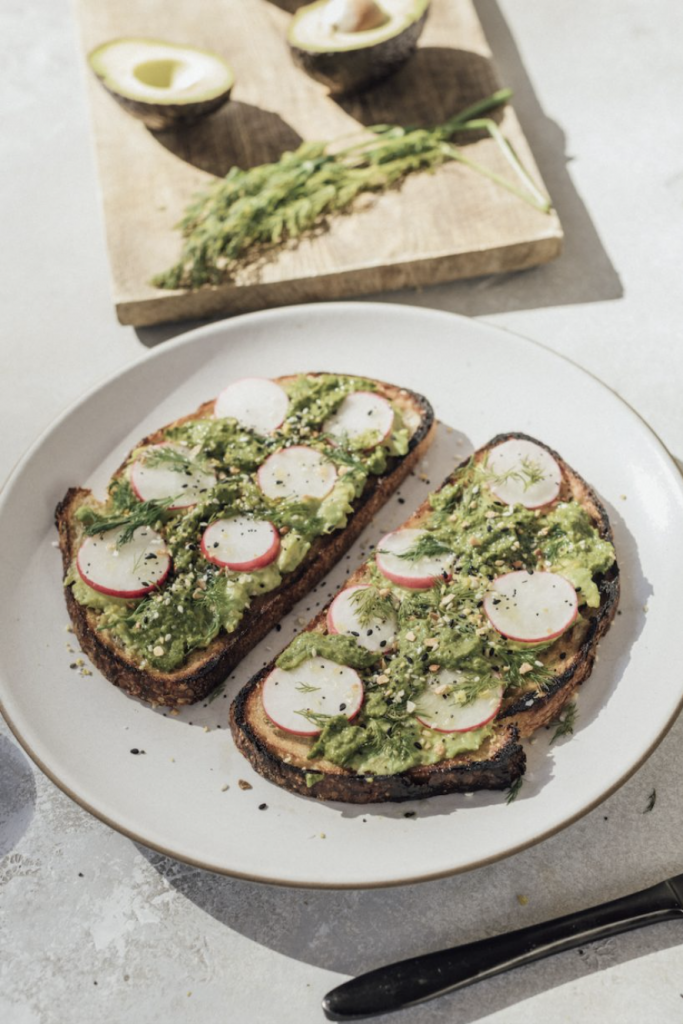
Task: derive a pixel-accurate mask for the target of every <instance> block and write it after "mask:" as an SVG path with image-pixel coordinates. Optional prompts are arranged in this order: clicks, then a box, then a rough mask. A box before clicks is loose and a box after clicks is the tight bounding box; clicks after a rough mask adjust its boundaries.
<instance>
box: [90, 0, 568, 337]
mask: <svg viewBox="0 0 683 1024" xmlns="http://www.w3.org/2000/svg"><path fill="white" fill-rule="evenodd" d="M292 6H295V4H294V3H293V2H291V0H278V2H277V3H275V2H272V0H195V2H194V3H192V4H188V3H184V2H183V0H145V3H144V4H140V3H138V2H136V0H117V2H116V3H111V2H109V0H78V13H79V20H80V26H81V34H82V45H83V52H84V55H85V54H86V53H87V52H89V51H90V50H91V49H93V48H94V47H95V46H97V45H99V44H101V43H103V42H106V41H107V40H109V39H114V38H116V37H120V36H149V37H156V38H159V37H161V38H164V39H167V40H168V41H170V42H175V43H187V44H191V45H193V46H199V47H205V48H210V49H213V50H215V51H216V52H218V53H219V54H221V56H223V57H224V58H225V59H226V60H228V61H229V63H230V64H231V65H232V67H233V68H234V71H235V75H236V84H235V87H234V89H233V94H232V100H231V101H230V103H228V104H227V105H226V106H225V107H224V108H223V109H222V110H220V111H218V112H217V113H215V114H213V115H211V116H210V117H208V118H207V119H206V120H205V121H203V122H200V123H198V124H196V125H193V126H190V127H189V128H184V129H182V130H178V131H167V132H151V131H149V130H148V129H147V128H145V126H144V125H143V124H142V123H140V122H137V121H135V120H134V119H133V118H131V117H130V116H129V115H127V114H126V113H125V112H124V111H123V110H122V109H121V108H120V107H119V106H118V104H117V103H116V102H115V100H114V99H113V98H112V97H111V96H109V95H108V94H107V93H106V92H105V91H104V89H102V87H101V86H100V85H99V84H98V83H97V81H96V80H95V77H94V75H91V74H88V90H89V96H90V102H91V112H92V124H93V129H94V135H95V143H96V149H97V159H98V166H99V173H100V182H101V187H102V198H103V205H104V214H105V221H106V229H107V242H108V248H109V256H110V262H111V270H112V279H113V297H114V302H115V304H116V311H117V314H118V317H119V320H120V321H121V322H122V323H125V324H134V325H136V326H145V325H150V324H156V323H162V322H165V321H172V320H181V319H188V318H194V317H205V316H212V315H216V314H219V313H223V314H230V313H241V312H246V311H248V310H254V309H263V308H266V307H270V306H277V305H283V304H285V303H293V302H306V301H313V300H320V299H336V298H341V297H345V296H350V295H362V294H370V293H372V292H376V291H381V290H389V289H397V288H403V287H406V286H413V287H415V286H421V285H428V284H436V283H438V282H441V281H449V280H454V279H456V278H462V277H474V276H478V275H481V274H491V273H499V272H508V271H512V270H522V269H526V268H528V267H532V266H535V265H537V264H540V263H544V262H547V261H548V260H551V259H553V258H554V257H555V256H557V255H558V254H559V252H560V250H561V245H562V229H561V226H560V223H559V220H558V218H557V216H556V214H555V213H551V214H550V215H548V214H543V213H541V212H539V211H537V210H535V209H533V208H532V207H531V206H529V205H528V204H526V203H524V202H522V201H521V200H519V199H518V198H516V197H515V196H512V195H510V194H509V193H507V192H506V191H504V190H503V189H501V188H499V187H498V186H496V185H495V184H493V183H492V182H490V181H488V180H486V179H484V178H482V177H481V176H479V175H477V174H475V173H473V172H472V171H471V170H469V169H468V168H465V167H462V166H460V165H457V164H455V163H451V164H447V165H445V166H443V167H441V168H440V169H439V170H438V171H437V172H436V173H434V174H429V173H422V174H416V175H413V176H412V177H410V178H408V179H407V180H406V181H405V182H404V184H403V185H402V186H401V187H400V188H398V189H395V190H392V191H391V192H389V193H387V194H385V195H381V196H373V197H367V198H366V197H361V199H360V200H359V201H358V203H357V205H356V207H355V208H354V212H353V213H352V214H347V215H344V216H340V217H337V218H334V219H332V220H331V221H330V223H329V225H328V226H326V227H325V228H324V229H323V230H321V231H320V232H318V233H317V234H316V235H315V237H310V238H306V239H304V240H302V241H301V242H299V244H297V245H291V244H290V245H288V246H286V247H285V248H283V249H281V250H279V251H277V252H275V253H272V254H269V255H268V256H267V257H265V258H262V259H260V260H258V261H255V262H252V263H251V264H249V265H247V266H244V267H243V268H241V269H240V271H239V272H238V274H237V275H236V276H235V278H234V279H233V280H231V281H229V282H226V283H225V284H224V285H221V286H219V287H207V288H202V289H200V290H198V291H195V292H168V291H161V290H159V289H156V288H154V287H152V286H151V285H150V284H149V280H150V278H151V277H152V276H153V275H154V274H155V273H158V272H159V271H162V270H165V269H166V268H167V267H169V266H170V265H171V264H172V263H174V262H175V261H176V259H177V258H178V254H179V251H180V236H179V234H178V232H177V231H175V230H174V224H176V223H177V221H178V220H179V218H180V216H181V214H182V212H183V210H184V208H185V206H186V205H187V202H188V201H189V199H190V197H191V196H192V195H193V193H195V192H196V191H197V190H199V189H200V188H202V187H203V186H204V185H205V184H206V183H207V182H208V181H210V180H211V179H212V177H213V176H215V175H223V174H225V173H227V171H228V170H229V168H230V167H231V166H233V165H234V164H236V165H238V166H240V167H247V166H253V165H255V164H259V163H263V162H265V161H270V160H276V159H277V158H278V157H279V155H280V154H281V153H282V152H283V151H284V150H286V149H291V148H293V147H295V146H296V145H297V144H298V143H299V141H300V140H301V139H328V138H335V137H337V136H340V135H344V134H348V133H352V132H358V131H359V129H360V128H362V126H363V125H370V124H377V123H380V122H397V123H403V124H433V123H437V122H440V121H443V120H446V119H447V118H448V117H449V116H451V115H452V114H453V113H455V112H457V111H458V110H460V109H462V108H463V107H465V106H466V105H467V104H469V103H470V102H472V101H473V100H475V99H480V98H482V97H483V96H486V95H488V94H489V93H491V92H493V91H494V90H495V89H496V88H499V87H500V85H501V84H504V83H500V82H499V80H498V78H497V75H496V71H495V68H494V65H493V62H492V59H491V53H490V50H489V47H488V44H487V42H486V39H485V37H484V34H483V31H482V29H481V25H480V23H479V20H478V18H477V16H476V13H475V11H474V7H473V6H472V2H471V0H457V2H454V0H432V10H431V13H430V15H429V18H428V20H427V26H426V28H425V31H424V33H423V35H422V38H421V40H420V45H419V47H418V50H417V52H416V53H415V55H414V56H413V57H412V58H411V60H410V61H409V62H408V64H406V66H405V67H404V68H403V69H402V70H401V71H399V72H398V73H397V74H396V75H394V76H393V77H392V78H390V79H387V80H386V81H385V82H383V83H380V84H379V85H377V86H375V87H374V88H372V89H370V90H368V91H367V92H366V93H364V94H362V95H359V96H354V97H349V98H346V99H342V100H338V101H335V100H333V99H332V98H331V97H329V96H328V95H327V92H326V90H325V89H324V88H323V87H322V86H320V85H319V84H318V83H316V82H314V81H313V80H311V79H309V78H308V77H307V76H306V75H305V74H304V73H303V72H301V71H299V70H298V69H297V68H295V67H294V65H293V64H292V62H291V59H290V56H289V52H288V49H287V44H286V42H285V32H286V28H287V24H288V22H289V19H290V17H291V14H290V13H289V10H288V8H289V9H291V8H292ZM501 127H502V129H503V131H504V132H505V134H506V136H507V137H508V139H509V140H510V142H511V143H512V145H513V146H514V148H515V150H516V151H517V153H518V155H519V156H520V158H521V159H522V161H523V162H524V164H525V166H526V167H527V169H528V170H529V171H530V172H531V173H532V175H533V176H534V178H535V180H536V181H538V183H539V185H541V187H542V181H541V178H540V175H539V173H538V169H537V168H536V165H535V163H534V160H533V156H532V154H531V152H530V150H529V147H528V144H527V142H526V139H525V138H524V135H523V133H522V131H521V128H520V126H519V122H518V121H517V118H516V116H515V113H514V110H513V109H512V107H510V106H508V107H507V108H506V109H505V111H504V113H503V115H502V120H501ZM468 155H470V156H471V157H472V158H473V159H475V160H477V161H479V162H480V163H483V164H486V165H487V166H489V167H491V168H493V169H495V170H496V171H498V172H499V173H501V174H503V175H504V176H506V177H509V175H510V173H511V172H510V169H509V168H508V166H507V164H506V163H505V161H504V160H503V158H502V157H501V155H500V152H499V150H498V149H497V147H496V145H495V143H493V142H492V141H491V140H490V139H480V140H478V141H475V142H472V143H471V144H470V145H469V146H468Z"/></svg>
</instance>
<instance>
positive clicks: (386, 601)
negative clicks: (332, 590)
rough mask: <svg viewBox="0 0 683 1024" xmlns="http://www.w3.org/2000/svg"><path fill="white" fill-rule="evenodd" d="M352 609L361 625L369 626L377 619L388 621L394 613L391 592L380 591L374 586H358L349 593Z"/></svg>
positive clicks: (394, 608) (394, 607)
mask: <svg viewBox="0 0 683 1024" xmlns="http://www.w3.org/2000/svg"><path fill="white" fill-rule="evenodd" d="M351 604H352V605H353V610H354V611H355V613H356V615H357V616H358V622H359V623H360V625H361V626H369V625H370V623H371V622H375V621H377V620H378V619H379V620H380V622H388V621H389V620H390V619H392V618H393V617H394V615H395V613H396V606H395V604H394V601H393V598H392V596H391V592H388V593H387V592H385V593H383V592H381V591H380V590H378V589H377V588H376V587H359V588H358V590H354V592H353V594H352V595H351Z"/></svg>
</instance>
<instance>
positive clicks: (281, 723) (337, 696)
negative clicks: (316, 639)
mask: <svg viewBox="0 0 683 1024" xmlns="http://www.w3.org/2000/svg"><path fill="white" fill-rule="evenodd" d="M261 699H262V701H263V710H264V711H265V713H266V715H267V716H268V718H269V719H270V720H271V722H272V723H273V724H274V725H276V726H277V727H278V728H279V729H283V730H284V731H285V732H290V733H294V734H295V735H296V736H317V735H318V734H319V733H320V732H322V725H321V724H319V722H317V721H315V720H310V719H308V718H307V717H306V716H307V715H311V716H318V715H329V716H330V717H332V716H334V715H345V716H346V717H347V718H348V719H349V720H351V719H353V718H355V717H356V715H357V714H358V712H359V711H360V709H361V707H362V705H363V684H362V682H361V679H360V676H359V675H358V673H357V672H356V670H355V669H353V668H349V667H348V666H347V665H337V663H336V662H335V661H329V660H328V659H327V658H309V659H308V660H307V661H304V662H303V663H302V664H301V665H299V667H298V668H292V669H282V668H274V669H273V671H272V672H271V673H270V675H269V676H267V677H266V679H265V681H264V683H263V688H262V691H261Z"/></svg>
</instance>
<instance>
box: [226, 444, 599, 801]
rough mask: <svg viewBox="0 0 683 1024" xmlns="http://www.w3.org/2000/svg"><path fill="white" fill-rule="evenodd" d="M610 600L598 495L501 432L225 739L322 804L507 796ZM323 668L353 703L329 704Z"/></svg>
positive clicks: (236, 718) (362, 578) (332, 696)
mask: <svg viewBox="0 0 683 1024" xmlns="http://www.w3.org/2000/svg"><path fill="white" fill-rule="evenodd" d="M511 453H512V454H511ZM537 498H538V499H540V500H537ZM397 538H398V542H397ZM403 565H404V566H405V567H404V568H403V567H402V566H403ZM517 583H520V587H519V588H517ZM542 586H543V587H546V586H550V587H551V588H552V589H551V591H550V593H551V595H552V596H551V597H550V598H547V595H546V596H544V595H543V594H542V593H541V594H540V597H539V596H538V595H539V593H540V591H541V589H542ZM525 588H526V590H525ZM518 589H519V592H520V593H519V594H518V592H517V591H518ZM525 593H528V594H531V595H532V598H533V600H531V601H529V600H527V601H526V603H524V601H523V600H522V595H523V594H525ZM555 595H559V596H555ZM618 598H619V569H618V565H617V562H616V557H615V552H614V547H613V538H612V531H611V527H610V523H609V519H608V516H607V513H606V511H605V508H604V506H603V505H602V503H601V502H600V500H599V498H598V497H597V495H596V493H595V492H594V490H593V489H592V488H591V487H590V486H589V485H588V484H587V483H586V482H585V481H584V480H583V478H582V477H581V476H579V474H578V473H577V472H576V471H575V470H573V469H572V468H571V467H570V466H569V465H568V464H567V463H566V462H565V461H564V460H563V459H562V457H561V456H560V455H559V454H558V453H557V452H554V451H553V450H552V449H550V448H548V447H547V446H546V445H544V444H543V443H542V442H539V441H536V440H535V439H533V438H530V437H528V436H527V435H525V434H520V433H510V434H504V435H498V436H497V437H495V438H493V440H492V441H490V442H489V443H488V444H487V445H485V446H484V447H483V448H480V449H479V450H478V451H477V452H476V453H475V454H474V455H473V456H472V458H471V459H469V460H467V461H466V462H465V463H463V464H462V465H461V466H459V467H458V468H457V469H456V470H455V472H454V473H453V474H452V475H451V476H449V477H448V478H447V480H446V481H445V482H444V484H443V485H442V487H441V488H440V489H439V490H438V491H437V492H435V494H433V495H430V498H429V499H428V500H427V501H426V502H424V503H423V505H421V506H420V508H419V509H418V510H417V511H416V512H415V514H414V515H413V516H411V518H410V519H409V520H407V522H406V523H405V524H404V526H403V527H402V528H401V529H400V530H398V531H394V533H393V534H390V535H388V536H387V537H385V538H384V539H383V540H382V541H380V543H379V544H378V547H377V553H376V556H375V559H374V560H371V561H370V562H368V563H366V564H365V565H363V566H361V567H360V568H359V569H358V570H357V571H356V572H355V573H354V574H353V575H352V576H351V577H350V578H349V580H348V581H347V583H346V584H345V587H344V588H343V590H342V591H341V592H340V594H339V595H337V597H336V598H335V600H334V601H333V602H332V603H331V605H330V606H329V607H328V608H326V609H324V610H323V611H322V612H321V613H320V614H319V615H318V616H317V617H316V618H315V619H314V620H313V621H312V622H311V623H310V624H309V625H308V627H307V629H306V630H305V632H304V633H302V634H300V635H299V636H298V637H296V638H295V639H294V640H293V641H292V643H291V644H290V645H289V647H288V648H286V649H285V651H284V652H282V654H281V655H280V656H279V658H278V659H277V660H276V662H275V663H273V664H271V665H269V666H267V667H266V668H264V669H263V670H262V671H261V672H259V673H258V674H257V675H255V676H254V677H253V679H251V680H250V682H249V683H248V684H247V685H246V686H245V687H244V688H243V689H242V690H241V692H240V693H239V694H238V695H237V697H236V698H235V700H234V702H233V704H232V707H231V728H232V732H233V736H234V738H235V741H236V743H237V746H238V747H239V749H240V750H241V751H242V753H243V754H244V755H245V756H246V757H247V758H248V760H249V761H250V762H251V764H252V765H253V767H254V768H255V769H256V770H257V771H259V772H260V773H261V774H262V775H264V776H265V777H266V778H268V779H269V780H270V781H272V782H274V783H276V784H278V785H281V786H283V787H285V788H287V789H290V790H292V791H293V792H296V793H299V794H302V795H307V796H312V797H316V798H318V799H323V800H341V801H347V802H352V803H370V802H375V801H387V800H391V801H400V800H407V799H415V798H420V797H426V796H431V795H436V794H442V793H449V792H462V791H472V790H477V789H505V788H508V787H509V786H511V785H512V783H513V782H514V781H515V780H516V779H518V778H519V777H520V776H521V775H522V774H523V772H524V769H525V755H524V750H523V747H522V745H521V743H520V740H521V739H522V738H524V737H528V736H530V735H531V734H532V733H533V732H535V731H536V730H537V729H539V728H541V727H542V726H544V725H547V724H549V723H550V722H551V721H553V720H554V719H555V718H557V716H558V714H559V713H560V712H561V711H562V709H563V708H564V707H565V706H566V704H567V702H568V701H569V700H570V699H571V697H572V696H573V694H574V693H575V691H576V689H577V687H578V686H579V684H580V683H581V682H583V681H584V680H585V679H586V678H587V677H588V676H589V675H590V672H591V670H592V667H593V664H594V661H595V656H596V650H597V645H598V642H599V640H600V638H601V637H602V636H603V635H604V634H605V633H606V631H607V630H608V628H609V626H610V624H611V622H612V619H613V617H614V615H615V613H616V609H617V603H618ZM534 602H536V603H534ZM538 623H540V626H539V625H538ZM373 637H374V639H373ZM379 637H381V638H382V639H381V640H378V638H379ZM336 665H341V666H344V667H345V668H346V669H349V668H351V669H353V670H354V671H355V673H356V674H357V676H358V679H359V680H360V686H361V694H362V696H360V697H358V696H357V687H356V688H355V689H354V688H353V687H350V688H348V690H347V693H348V696H347V693H342V699H341V700H340V702H339V703H338V704H333V705H332V707H331V708H330V706H329V705H325V704H324V703H323V701H324V700H325V699H326V698H327V699H328V700H329V701H330V702H332V701H333V700H337V699H338V698H339V693H340V691H339V690H338V689H335V688H334V686H333V680H334V677H335V671H336V670H335V666H336ZM306 667H307V668H306ZM313 668H315V669H317V670H318V675H319V679H316V678H315V676H314V675H313V673H312V669H313ZM299 679H302V680H304V681H303V683H302V682H301V681H299ZM311 682H313V683H316V684H317V685H311ZM354 702H355V703H354ZM321 708H324V709H325V710H324V711H321ZM330 711H331V713H330ZM344 712H346V714H344ZM298 723H300V724H298Z"/></svg>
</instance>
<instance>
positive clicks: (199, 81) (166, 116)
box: [88, 39, 234, 130]
mask: <svg viewBox="0 0 683 1024" xmlns="http://www.w3.org/2000/svg"><path fill="white" fill-rule="evenodd" d="M88 61H89V64H90V66H91V68H92V69H93V71H94V72H95V74H96V75H97V77H98V79H99V80H100V82H101V83H102V85H103V86H104V88H105V89H106V90H107V91H108V92H109V93H111V95H112V96H113V97H114V98H115V99H116V100H118V102H119V103H120V104H121V106H122V107H123V108H124V109H125V110H126V111H127V112H128V113H129V114H132V116H133V117H136V118H138V119H139V120H140V121H143V122H144V123H145V124H146V125H147V127H148V128H152V129H155V130H162V129H167V128H176V127H180V126H182V125H183V124H190V123H191V122H193V121H197V120H198V119H199V118H202V117H206V116H207V114H211V113H212V112H213V111H214V110H217V109H218V108H219V107H222V106H223V104H224V103H226V102H227V100H228V99H229V98H230V91H231V89H232V86H233V82H234V75H233V73H232V69H231V68H230V66H229V65H228V64H227V63H226V62H225V61H224V60H223V59H222V58H221V57H219V56H218V54H215V53H211V52H210V51H208V50H198V49H196V48H195V47H191V46H177V45H176V44H174V43H165V42H162V41H161V40H156V39H115V40H113V41H112V42H109V43H105V44H104V45H103V46H99V47H98V48H97V49H96V50H93V51H92V53H91V54H90V55H89V57H88Z"/></svg>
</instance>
